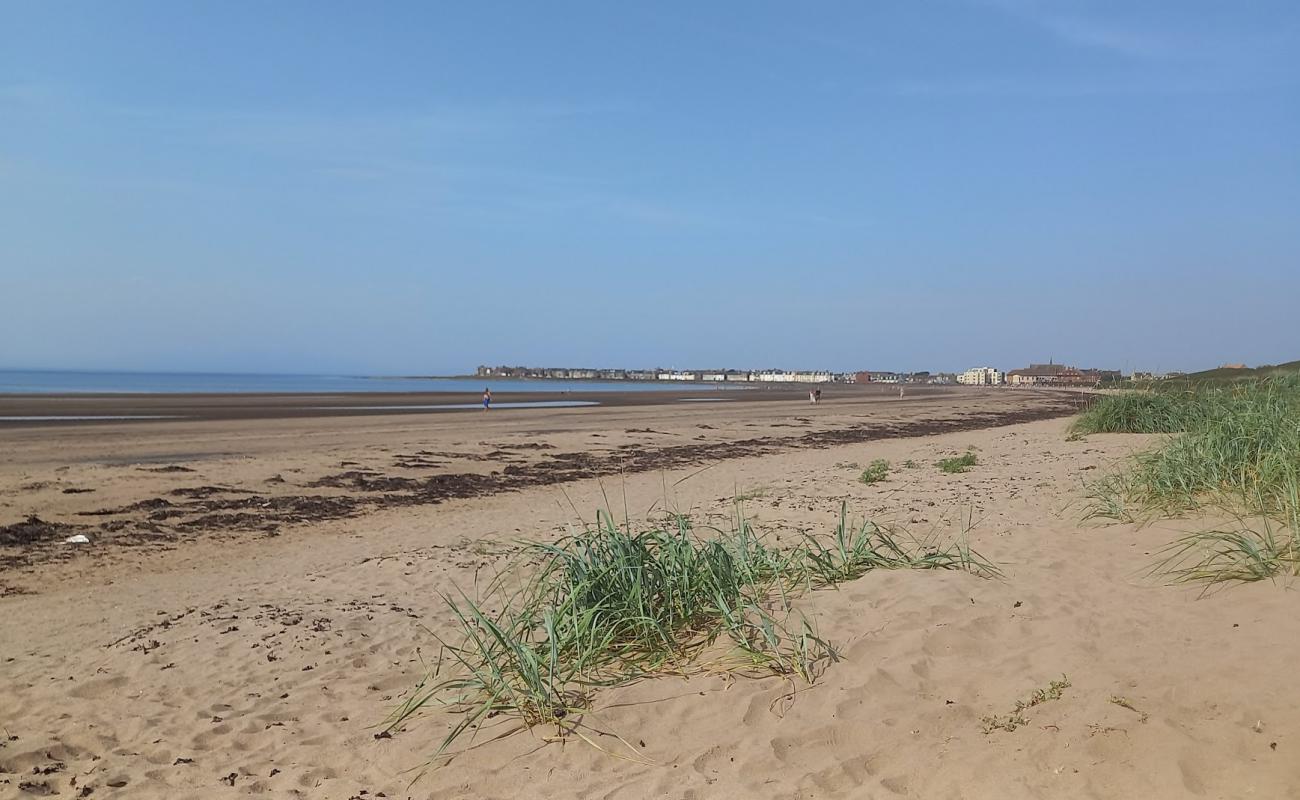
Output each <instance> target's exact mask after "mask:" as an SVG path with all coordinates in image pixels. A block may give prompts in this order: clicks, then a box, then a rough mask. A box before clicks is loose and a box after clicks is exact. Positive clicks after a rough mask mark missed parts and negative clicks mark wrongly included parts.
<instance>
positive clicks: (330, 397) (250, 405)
mask: <svg viewBox="0 0 1300 800" xmlns="http://www.w3.org/2000/svg"><path fill="white" fill-rule="evenodd" d="M489 385H490V384H489ZM906 390H907V398H908V399H911V400H917V399H934V398H939V397H945V396H960V395H966V394H970V393H972V392H980V391H992V392H1011V391H1016V390H1011V389H1005V388H997V389H990V388H987V387H962V386H931V385H918V386H915V387H912V386H908V387H906ZM1038 391H1040V392H1042V391H1059V390H1038ZM822 392H823V400H822V405H823V406H830V405H833V404H835V403H837V402H843V401H858V400H896V399H897V393H898V387H897V386H896V385H890V384H881V385H878V386H877V385H871V384H867V385H858V384H831V385H828V386H826V387H822ZM807 397H808V388H806V387H804V386H802V385H797V384H795V385H789V384H781V385H773V386H747V387H744V388H736V389H730V388H728V389H713V388H703V387H698V388H691V387H682V388H680V389H678V388H676V387H674V388H673V389H658V390H654V391H626V392H623V391H620V392H592V391H586V392H584V391H573V392H568V391H564V392H555V391H520V392H515V391H496V390H494V391H493V401H494V405H499V404H504V403H528V404H539V403H553V402H572V403H582V404H591V405H595V406H600V407H627V406H654V405H671V404H676V403H680V402H683V401H691V402H692V404H695V403H698V401H699V400H700V399H702V398H708V399H709V400H716V401H724V400H725V401H726V402H728V403H753V402H757V403H766V402H772V401H787V402H804V403H806V401H807ZM480 402H481V395H480V394H479V393H472V392H332V393H306V392H304V393H283V392H281V393H270V392H268V393H252V392H238V393H179V392H177V393H125V392H124V393H103V392H101V393H48V394H37V393H31V394H0V429H3V428H10V427H22V426H34V425H51V424H54V425H58V424H64V425H66V424H69V423H71V422H76V423H78V424H80V425H92V424H101V423H103V422H125V421H131V420H129V419H121V418H124V417H125V418H129V417H146V416H148V417H159V416H163V417H169V418H171V419H169V420H168V421H170V422H182V423H188V422H199V421H217V420H241V419H242V420H255V419H288V418H310V417H327V416H368V415H390V414H410V413H413V412H416V411H418V412H420V413H434V414H445V413H456V412H458V411H468V410H470V409H468V408H438V407H437V406H466V405H469V406H472V407H473V409H474V410H478V409H479V408H481V405H480ZM700 404H702V403H700ZM412 406H416V407H418V408H411V407H412ZM494 410H500V411H502V412H505V411H508V410H511V409H510V408H509V407H504V408H499V409H494ZM57 417H117V418H119V419H115V420H108V419H98V420H87V419H78V420H72V419H68V420H59V419H57ZM17 418H23V419H17Z"/></svg>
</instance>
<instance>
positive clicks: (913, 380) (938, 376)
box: [475, 361, 1169, 386]
mask: <svg viewBox="0 0 1300 800" xmlns="http://www.w3.org/2000/svg"><path fill="white" fill-rule="evenodd" d="M475 375H476V376H477V377H480V378H544V379H551V380H595V381H682V382H686V383H910V384H918V383H919V384H938V385H946V384H961V385H965V386H1099V385H1101V384H1105V383H1112V382H1115V381H1121V380H1126V379H1128V378H1132V379H1135V380H1150V379H1154V378H1160V377H1169V376H1168V375H1156V374H1153V373H1149V372H1138V373H1134V374H1132V375H1123V374H1122V373H1121V372H1120V371H1119V370H1117V369H1095V368H1087V369H1080V368H1078V367H1073V366H1067V365H1065V364H1056V363H1053V362H1050V361H1049V362H1048V363H1046V364H1030V365H1029V366H1027V367H1024V368H1022V369H1013V370H1011V371H1010V372H1004V371H1003V370H1000V369H997V368H996V367H974V368H972V369H968V370H966V371H965V372H891V371H882V370H860V371H857V372H832V371H828V370H783V369H762V370H737V369H703V370H678V369H662V368H656V369H588V368H585V367H577V368H575V367H506V366H498V367H489V366H480V367H479V368H478V370H477V371H476V372H475Z"/></svg>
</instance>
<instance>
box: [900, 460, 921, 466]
mask: <svg viewBox="0 0 1300 800" xmlns="http://www.w3.org/2000/svg"><path fill="white" fill-rule="evenodd" d="M903 466H904V467H906V468H907V469H916V468H917V467H919V466H921V465H920V464H918V463H916V462H915V461H913V460H912V459H910V458H909V459H907V460H906V461H904V462H903Z"/></svg>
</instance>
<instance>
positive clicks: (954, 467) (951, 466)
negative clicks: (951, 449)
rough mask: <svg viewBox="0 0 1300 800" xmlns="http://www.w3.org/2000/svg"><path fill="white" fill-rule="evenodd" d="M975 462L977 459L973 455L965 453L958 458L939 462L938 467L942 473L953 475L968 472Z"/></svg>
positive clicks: (968, 452)
mask: <svg viewBox="0 0 1300 800" xmlns="http://www.w3.org/2000/svg"><path fill="white" fill-rule="evenodd" d="M976 461H977V459H976V457H975V454H974V453H972V452H970V451H967V452H965V453H962V454H961V455H959V456H953V457H952V458H945V459H943V460H942V461H940V462H939V464H938V466H939V469H940V470H942V471H943V472H947V473H949V474H955V473H959V472H968V471H969V470H970V468H971V467H973V466H975V463H976Z"/></svg>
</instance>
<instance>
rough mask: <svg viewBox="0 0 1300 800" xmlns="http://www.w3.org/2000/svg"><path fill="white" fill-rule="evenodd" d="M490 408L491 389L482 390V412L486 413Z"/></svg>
mask: <svg viewBox="0 0 1300 800" xmlns="http://www.w3.org/2000/svg"><path fill="white" fill-rule="evenodd" d="M490 408H492V390H491V389H484V390H483V410H484V411H487V410H488V409H490Z"/></svg>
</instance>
